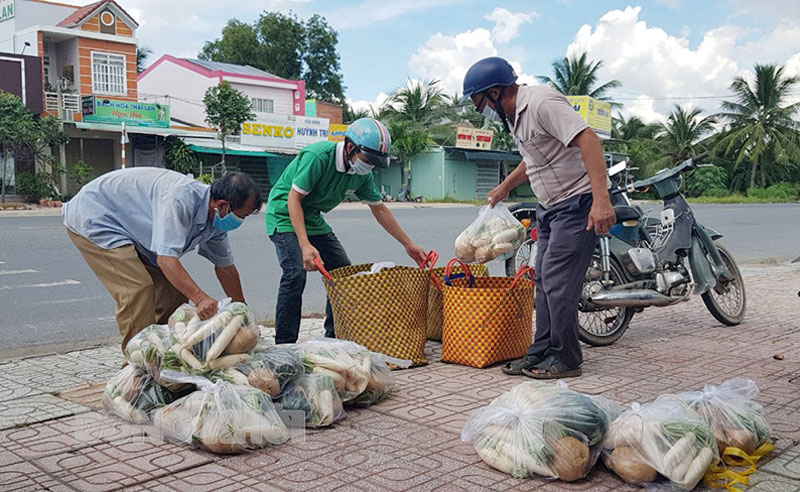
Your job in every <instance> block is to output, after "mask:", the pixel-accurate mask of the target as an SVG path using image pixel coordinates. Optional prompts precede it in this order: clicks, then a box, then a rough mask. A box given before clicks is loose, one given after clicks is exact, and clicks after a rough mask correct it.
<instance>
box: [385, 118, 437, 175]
mask: <svg viewBox="0 0 800 492" xmlns="http://www.w3.org/2000/svg"><path fill="white" fill-rule="evenodd" d="M389 133H390V134H391V135H392V154H393V155H394V156H395V157H397V160H399V161H400V163H401V165H402V166H403V167H402V169H403V186H404V187H405V188H406V189H408V188H409V187H410V185H411V159H413V158H414V157H416V156H418V155H420V154H422V153H424V152H426V151H427V150H428V147H430V145H431V140H430V137H428V132H426V131H425V130H424V129H422V128H420V127H419V126H418V125H416V124H414V123H413V122H409V121H390V122H389Z"/></svg>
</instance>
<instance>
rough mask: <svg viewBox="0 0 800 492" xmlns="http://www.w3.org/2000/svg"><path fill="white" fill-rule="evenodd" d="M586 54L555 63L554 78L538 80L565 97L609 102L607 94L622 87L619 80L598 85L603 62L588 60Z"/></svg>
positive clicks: (544, 77)
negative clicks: (598, 75)
mask: <svg viewBox="0 0 800 492" xmlns="http://www.w3.org/2000/svg"><path fill="white" fill-rule="evenodd" d="M586 56H587V55H586V53H585V52H584V53H582V54H581V55H580V56H573V57H571V58H569V57H564V58H562V59H560V60H556V61H554V62H553V78H550V77H548V76H546V75H539V76H537V77H536V78H537V79H539V82H541V83H543V84H548V85H550V86H551V87H553V88H554V89H556V90H557V91H559V92H561V93H562V94H564V95H565V96H591V97H594V98H596V99H600V100H603V101H609V100H610V97H609V96H608V94H607V92H608V91H609V90H611V89H616V88H618V87H621V86H622V83H621V82H620V81H619V80H611V81H608V82H606V83H604V84H601V85H599V86H598V85H597V72H598V70H599V69H600V67H602V66H603V62H602V61H597V62H593V61H591V60H588V59H587V57H586Z"/></svg>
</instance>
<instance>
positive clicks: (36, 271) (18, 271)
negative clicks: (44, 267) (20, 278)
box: [0, 270, 39, 275]
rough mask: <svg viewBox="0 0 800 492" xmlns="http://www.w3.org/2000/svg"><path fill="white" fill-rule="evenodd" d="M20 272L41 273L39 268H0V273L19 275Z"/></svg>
mask: <svg viewBox="0 0 800 492" xmlns="http://www.w3.org/2000/svg"><path fill="white" fill-rule="evenodd" d="M20 273H39V270H0V275H18V274H20Z"/></svg>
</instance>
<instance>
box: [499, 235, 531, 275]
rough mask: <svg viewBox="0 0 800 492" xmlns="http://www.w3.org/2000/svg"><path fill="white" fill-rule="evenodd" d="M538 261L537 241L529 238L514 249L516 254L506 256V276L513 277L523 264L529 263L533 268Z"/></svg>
mask: <svg viewBox="0 0 800 492" xmlns="http://www.w3.org/2000/svg"><path fill="white" fill-rule="evenodd" d="M535 261H536V241H534V240H533V239H527V240H525V242H524V243H522V246H520V247H519V248H517V250H516V251H514V254H513V255H511V256H510V257H509V258H506V276H508V277H513V276H515V275H516V274H517V272H518V271H519V267H521V266H522V265H529V266H530V267H531V268H533V264H534V262H535Z"/></svg>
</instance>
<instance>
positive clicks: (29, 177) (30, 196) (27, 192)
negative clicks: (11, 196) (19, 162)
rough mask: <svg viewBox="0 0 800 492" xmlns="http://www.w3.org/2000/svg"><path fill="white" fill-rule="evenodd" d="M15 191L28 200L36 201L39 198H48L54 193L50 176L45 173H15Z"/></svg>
mask: <svg viewBox="0 0 800 492" xmlns="http://www.w3.org/2000/svg"><path fill="white" fill-rule="evenodd" d="M16 188H17V193H18V194H20V195H22V196H23V197H25V199H26V200H28V201H30V202H37V201H39V199H41V198H50V197H52V195H53V194H54V190H53V187H52V186H51V178H50V176H49V175H48V174H45V173H35V174H34V173H30V172H20V173H17V183H16Z"/></svg>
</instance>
